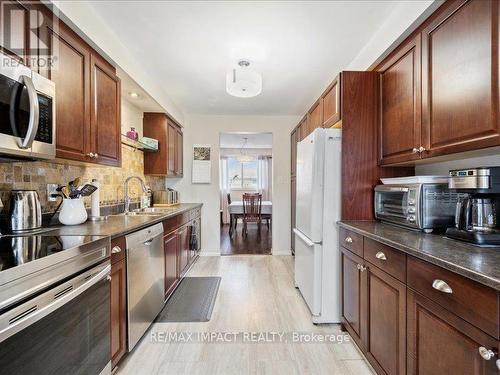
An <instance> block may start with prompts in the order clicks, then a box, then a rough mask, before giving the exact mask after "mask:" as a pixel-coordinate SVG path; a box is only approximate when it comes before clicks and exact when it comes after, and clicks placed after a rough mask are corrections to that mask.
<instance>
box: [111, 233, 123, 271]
mask: <svg viewBox="0 0 500 375" xmlns="http://www.w3.org/2000/svg"><path fill="white" fill-rule="evenodd" d="M126 249H127V247H126V244H125V236H122V237H117V238H114V239H112V240H111V264H114V263H116V262H118V261H120V260H122V259H124V258H125V253H126V251H125V250H126Z"/></svg>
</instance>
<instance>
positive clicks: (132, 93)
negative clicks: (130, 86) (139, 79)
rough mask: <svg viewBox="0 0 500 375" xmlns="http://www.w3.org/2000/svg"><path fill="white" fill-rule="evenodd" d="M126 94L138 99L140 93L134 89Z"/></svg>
mask: <svg viewBox="0 0 500 375" xmlns="http://www.w3.org/2000/svg"><path fill="white" fill-rule="evenodd" d="M128 96H130V97H131V98H132V99H138V98H139V96H140V95H139V94H138V93H136V92H134V91H131V92H129V93H128Z"/></svg>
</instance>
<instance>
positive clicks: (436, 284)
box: [432, 279, 453, 294]
mask: <svg viewBox="0 0 500 375" xmlns="http://www.w3.org/2000/svg"><path fill="white" fill-rule="evenodd" d="M432 287H433V288H434V289H436V290H439V291H440V292H443V293H448V294H451V293H453V289H451V288H450V286H449V285H448V284H447V283H446V281H443V280H439V279H436V280H434V281H433V282H432Z"/></svg>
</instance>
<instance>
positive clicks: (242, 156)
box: [238, 137, 255, 163]
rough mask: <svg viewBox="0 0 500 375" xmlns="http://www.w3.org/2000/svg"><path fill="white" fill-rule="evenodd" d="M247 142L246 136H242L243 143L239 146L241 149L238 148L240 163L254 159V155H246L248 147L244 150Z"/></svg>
mask: <svg viewBox="0 0 500 375" xmlns="http://www.w3.org/2000/svg"><path fill="white" fill-rule="evenodd" d="M247 143H248V138H247V137H244V138H243V145H242V146H241V149H240V155H238V160H239V161H240V162H242V163H245V162H250V161H253V160H254V159H255V158H254V157H252V156H250V155H248V148H247V150H245V147H246V146H247Z"/></svg>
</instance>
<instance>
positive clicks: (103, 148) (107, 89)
mask: <svg viewBox="0 0 500 375" xmlns="http://www.w3.org/2000/svg"><path fill="white" fill-rule="evenodd" d="M90 87H91V96H90V100H91V106H90V113H91V121H90V127H91V144H92V147H91V149H92V150H93V153H94V159H95V162H97V163H98V164H104V165H112V166H120V165H121V123H120V113H121V110H120V108H121V98H120V92H121V91H120V79H119V78H118V77H117V76H116V74H115V68H114V67H113V66H111V65H110V64H109V63H108V62H107V61H105V60H104V59H103V58H102V57H100V56H98V55H95V54H91V80H90Z"/></svg>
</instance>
